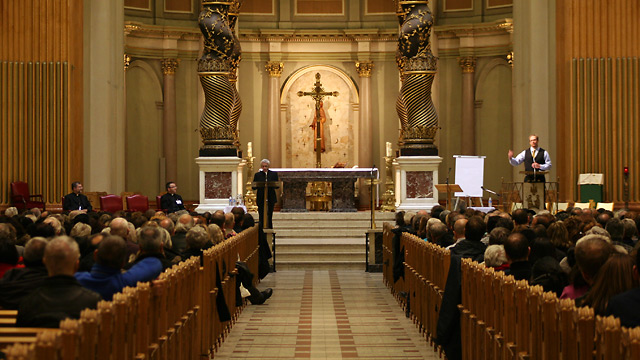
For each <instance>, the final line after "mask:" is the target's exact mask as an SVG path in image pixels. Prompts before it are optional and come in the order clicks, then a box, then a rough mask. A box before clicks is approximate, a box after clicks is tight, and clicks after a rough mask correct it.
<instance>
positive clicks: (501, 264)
mask: <svg viewBox="0 0 640 360" xmlns="http://www.w3.org/2000/svg"><path fill="white" fill-rule="evenodd" d="M484 265H485V266H487V267H492V268H494V269H495V270H506V269H508V268H509V260H508V259H507V253H506V252H505V251H504V246H503V245H489V246H487V250H485V251H484Z"/></svg>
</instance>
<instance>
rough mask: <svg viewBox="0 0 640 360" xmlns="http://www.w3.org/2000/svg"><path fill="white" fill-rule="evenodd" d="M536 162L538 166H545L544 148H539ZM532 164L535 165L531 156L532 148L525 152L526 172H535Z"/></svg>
mask: <svg viewBox="0 0 640 360" xmlns="http://www.w3.org/2000/svg"><path fill="white" fill-rule="evenodd" d="M536 162H537V163H538V164H544V163H545V161H544V149H543V148H538V150H537V151H536ZM531 164H533V156H531V148H528V149H527V150H525V152H524V170H525V171H533V168H532V167H531Z"/></svg>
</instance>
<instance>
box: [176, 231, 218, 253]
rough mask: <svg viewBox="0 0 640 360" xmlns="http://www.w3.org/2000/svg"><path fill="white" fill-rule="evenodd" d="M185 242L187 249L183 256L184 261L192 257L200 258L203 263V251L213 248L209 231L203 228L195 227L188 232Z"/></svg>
mask: <svg viewBox="0 0 640 360" xmlns="http://www.w3.org/2000/svg"><path fill="white" fill-rule="evenodd" d="M185 240H186V242H187V248H186V249H185V251H184V252H183V253H182V254H181V257H182V259H183V260H187V259H189V258H191V257H192V256H198V257H200V258H201V261H202V250H205V249H207V248H208V247H210V246H211V243H210V240H209V234H207V231H206V230H205V229H204V228H203V227H202V226H194V227H192V228H191V229H190V230H189V231H188V232H187V236H186V237H185Z"/></svg>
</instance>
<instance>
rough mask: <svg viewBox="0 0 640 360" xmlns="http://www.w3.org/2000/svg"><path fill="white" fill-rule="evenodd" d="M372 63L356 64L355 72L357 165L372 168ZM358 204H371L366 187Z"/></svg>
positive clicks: (361, 62)
mask: <svg viewBox="0 0 640 360" xmlns="http://www.w3.org/2000/svg"><path fill="white" fill-rule="evenodd" d="M373 67H374V64H373V61H371V60H364V61H357V62H356V70H357V71H358V75H359V76H360V124H359V126H358V130H359V134H358V136H359V146H358V147H359V149H358V165H359V166H361V167H370V166H373V163H374V161H373V133H372V129H373V123H372V120H371V73H372V72H373ZM358 196H359V198H360V204H371V195H370V189H368V186H360V187H359V194H358Z"/></svg>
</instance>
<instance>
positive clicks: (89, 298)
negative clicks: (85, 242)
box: [16, 236, 102, 328]
mask: <svg viewBox="0 0 640 360" xmlns="http://www.w3.org/2000/svg"><path fill="white" fill-rule="evenodd" d="M79 260H80V250H79V249H78V244H77V243H76V242H75V241H74V240H73V239H72V238H70V237H68V236H59V237H56V238H54V239H53V240H51V241H50V242H49V243H48V244H47V246H46V248H45V251H44V257H43V259H42V261H43V262H44V264H45V266H46V268H47V273H48V275H49V277H48V278H46V279H45V281H44V284H43V285H42V286H40V287H39V288H37V289H35V290H34V291H33V292H32V293H31V294H30V295H29V296H27V297H26V298H25V299H24V300H23V301H22V302H21V303H20V306H19V307H18V318H17V322H16V325H17V326H23V327H47V328H57V327H59V324H60V321H61V320H64V319H66V318H72V319H78V318H80V312H81V311H82V310H84V309H87V308H89V309H95V308H96V306H97V304H98V302H99V301H100V300H102V297H101V296H100V295H99V294H98V293H95V292H93V291H91V290H88V289H85V288H84V287H82V285H80V283H78V281H77V280H76V279H75V278H74V277H73V275H74V274H75V272H76V270H77V269H78V264H79Z"/></svg>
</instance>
